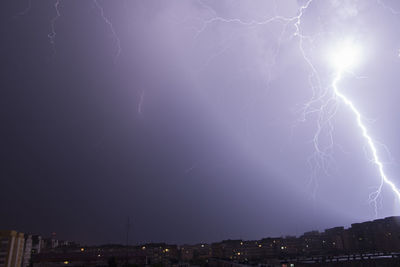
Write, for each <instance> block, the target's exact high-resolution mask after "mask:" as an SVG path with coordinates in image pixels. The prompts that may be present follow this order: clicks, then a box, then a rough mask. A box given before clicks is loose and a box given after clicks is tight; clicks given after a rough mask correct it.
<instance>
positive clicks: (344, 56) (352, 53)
mask: <svg viewBox="0 0 400 267" xmlns="http://www.w3.org/2000/svg"><path fill="white" fill-rule="evenodd" d="M361 52H362V49H361V46H360V45H358V44H357V43H355V42H354V41H353V40H351V39H348V40H344V41H341V42H339V43H337V44H336V45H335V46H333V47H331V49H330V51H329V61H330V62H331V64H332V65H333V66H334V67H335V68H336V69H337V70H340V71H349V70H351V69H352V68H354V67H355V66H356V65H357V64H358V62H359V61H360V59H361Z"/></svg>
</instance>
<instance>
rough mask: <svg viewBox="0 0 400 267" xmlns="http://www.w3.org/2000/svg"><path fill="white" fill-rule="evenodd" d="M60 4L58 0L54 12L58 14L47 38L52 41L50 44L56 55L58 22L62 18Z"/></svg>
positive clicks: (52, 21) (51, 22)
mask: <svg viewBox="0 0 400 267" xmlns="http://www.w3.org/2000/svg"><path fill="white" fill-rule="evenodd" d="M60 4H61V0H57V1H56V2H55V3H54V10H55V12H56V15H55V16H54V17H53V18H52V19H51V21H50V28H51V32H50V33H49V34H48V35H47V37H48V38H49V39H50V44H51V45H52V47H53V53H54V54H55V53H56V47H55V41H56V35H57V33H56V22H57V20H58V19H59V18H60V17H61V13H60Z"/></svg>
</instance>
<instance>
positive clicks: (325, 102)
mask: <svg viewBox="0 0 400 267" xmlns="http://www.w3.org/2000/svg"><path fill="white" fill-rule="evenodd" d="M61 1H62V0H56V1H55V3H54V9H55V12H56V15H55V16H54V17H53V18H52V20H51V32H50V33H49V34H48V38H49V39H50V43H51V44H52V45H53V49H54V51H55V39H56V22H57V20H58V19H59V18H60V16H61V13H60V6H61ZM92 1H93V3H94V6H95V7H96V8H97V10H98V11H99V13H100V16H101V18H102V20H103V21H104V23H105V25H107V27H108V28H109V30H110V32H111V34H112V36H113V39H114V40H115V45H116V52H115V60H116V59H117V58H118V57H119V56H120V54H121V42H120V39H119V37H118V35H117V33H116V30H115V28H114V25H113V23H112V22H111V20H110V19H109V18H108V17H107V16H106V15H105V11H104V8H103V6H102V5H101V4H100V2H99V0H92ZM314 1H315V0H305V1H304V2H303V3H304V4H302V5H300V6H299V8H298V10H297V12H296V14H295V15H294V16H289V17H286V16H280V15H277V14H276V6H275V12H274V13H273V15H272V16H268V17H266V18H263V19H262V20H242V19H240V18H224V17H222V16H218V14H217V12H216V11H215V10H214V9H213V8H212V7H211V6H209V5H207V4H205V3H204V2H203V1H201V0H198V1H197V2H198V3H199V4H200V6H201V7H202V8H204V9H205V10H208V11H209V12H210V13H212V17H211V18H208V19H204V20H201V25H200V27H198V29H197V30H196V31H195V33H194V39H197V38H199V36H200V35H201V34H202V33H204V31H206V30H207V28H208V27H210V26H211V25H213V24H215V23H230V24H238V25H241V26H244V27H258V26H264V25H268V24H271V23H280V25H282V26H283V27H282V31H281V34H280V38H279V40H278V48H277V50H276V51H275V56H277V55H278V53H279V51H280V46H281V41H282V38H283V36H284V35H285V34H286V32H287V31H288V29H289V27H290V38H293V39H296V40H297V41H298V49H299V51H300V54H301V56H302V58H303V59H304V62H305V64H306V65H307V66H308V69H309V75H308V83H309V86H310V88H311V92H312V93H311V97H310V100H309V101H307V103H305V104H304V105H303V106H302V108H301V109H300V113H301V115H300V120H299V121H305V120H306V119H307V118H308V117H309V116H310V115H314V114H315V115H316V116H317V121H316V123H317V126H316V128H317V129H316V132H315V134H314V136H313V137H312V140H311V142H312V145H313V147H314V151H315V152H314V153H313V154H312V155H311V156H310V157H309V158H308V163H309V164H310V166H311V169H312V171H311V175H310V181H309V184H310V185H312V186H313V193H314V194H315V191H316V189H317V186H318V184H317V177H318V176H319V175H320V173H321V172H322V173H324V174H325V175H329V166H330V164H331V163H332V162H334V159H333V157H332V150H333V148H334V145H335V144H334V135H333V132H334V125H333V122H332V118H333V117H334V115H335V114H336V112H337V109H338V105H339V103H340V102H343V103H344V104H345V105H346V107H347V108H348V109H349V110H350V111H351V112H352V114H353V115H354V117H355V123H356V125H357V126H358V128H359V129H360V132H361V136H362V138H363V139H364V141H365V142H366V144H367V146H368V149H369V150H370V151H371V153H372V162H373V163H374V164H375V165H376V167H377V169H378V172H379V177H380V184H379V186H378V188H377V190H376V191H375V192H373V193H371V194H370V196H369V200H370V201H371V203H373V204H374V207H375V215H376V216H377V212H378V211H377V199H378V197H379V196H380V194H381V191H382V188H383V186H384V185H387V186H389V188H390V189H391V190H392V191H393V193H394V194H395V196H396V198H397V200H398V201H399V202H400V190H399V189H398V188H397V187H396V185H395V183H394V182H393V181H392V180H390V179H389V177H388V176H387V175H386V173H385V171H384V164H383V162H382V160H381V159H380V158H379V153H378V149H377V142H376V141H374V140H373V138H372V137H371V136H370V134H369V132H368V129H367V127H366V125H365V123H364V122H363V119H362V118H363V117H362V115H361V112H360V111H359V110H358V109H357V108H356V106H355V105H354V104H353V102H352V101H351V100H350V99H349V98H348V97H346V95H345V94H343V93H342V92H341V91H340V90H339V86H338V85H339V83H340V81H341V80H342V79H343V77H344V74H345V71H344V70H343V69H337V70H336V74H335V76H334V79H333V81H332V83H331V84H329V86H322V82H321V79H320V77H319V73H318V70H317V68H316V67H315V66H314V64H313V61H312V57H311V56H310V49H312V44H313V42H314V36H308V35H306V34H304V33H303V29H302V23H303V22H302V20H303V17H304V15H305V14H306V12H307V10H308V9H309V8H310V6H311V5H313V3H314ZM375 1H376V4H378V5H379V6H381V7H382V8H383V9H385V10H388V11H389V12H390V13H391V14H393V15H400V12H399V11H397V10H395V9H393V8H392V7H390V6H388V5H387V4H385V2H384V1H383V0H375ZM28 3H29V7H28V8H30V5H31V0H29V2H28ZM274 3H275V4H276V2H274ZM225 50H226V48H224V49H222V50H220V51H219V52H218V53H216V54H214V55H212V57H210V58H209V59H207V60H206V64H207V65H208V64H209V63H210V62H211V61H212V60H214V59H215V58H216V57H218V56H220V55H221V54H222V53H224V51H225ZM274 64H275V61H274ZM270 67H271V68H272V67H273V65H272V66H270ZM143 102H144V92H142V94H141V95H140V100H139V104H138V107H137V112H138V113H139V114H141V113H142V105H143ZM323 138H326V139H323Z"/></svg>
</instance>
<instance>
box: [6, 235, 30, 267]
mask: <svg viewBox="0 0 400 267" xmlns="http://www.w3.org/2000/svg"><path fill="white" fill-rule="evenodd" d="M24 240H25V239H24V234H23V233H18V232H16V231H0V267H19V266H21V264H22V260H23V255H24Z"/></svg>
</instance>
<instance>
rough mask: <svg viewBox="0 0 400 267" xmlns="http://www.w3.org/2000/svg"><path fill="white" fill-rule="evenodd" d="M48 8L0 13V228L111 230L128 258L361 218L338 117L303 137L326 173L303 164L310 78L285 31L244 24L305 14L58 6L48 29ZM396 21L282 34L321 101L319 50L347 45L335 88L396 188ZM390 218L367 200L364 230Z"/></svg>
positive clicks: (273, 4)
mask: <svg viewBox="0 0 400 267" xmlns="http://www.w3.org/2000/svg"><path fill="white" fill-rule="evenodd" d="M55 3H56V0H43V1H42V0H41V1H34V0H32V2H31V5H30V4H29V1H22V0H18V1H16V0H5V1H2V3H1V4H0V20H1V21H0V22H1V23H0V31H1V36H2V37H1V43H2V46H1V49H0V59H1V61H0V62H1V63H0V64H1V69H2V75H1V77H2V78H1V79H0V88H1V97H0V108H1V112H0V122H1V131H0V148H1V149H0V160H1V162H2V164H1V169H0V175H1V176H0V177H1V179H0V203H1V204H0V210H1V212H2V214H3V216H2V219H1V220H0V228H1V229H3V228H4V229H16V230H19V231H25V232H34V233H40V234H43V235H49V233H50V232H52V231H55V232H57V234H58V236H59V237H60V238H64V239H71V240H77V241H81V242H84V243H88V244H93V243H106V242H124V240H125V231H126V228H125V225H126V219H127V217H128V216H129V217H130V219H131V222H132V226H131V237H130V240H131V243H140V242H150V241H165V242H173V243H195V242H212V241H218V240H222V239H228V238H231V239H232V238H243V239H259V238H262V237H266V236H281V235H288V234H297V235H298V234H301V233H302V232H304V231H309V230H313V229H318V230H323V229H325V228H328V227H333V226H339V225H344V226H348V225H349V224H350V223H354V222H360V221H365V220H371V219H374V218H375V212H374V207H373V205H371V204H370V203H369V202H368V197H369V194H370V193H372V192H374V190H376V188H377V187H378V186H379V182H380V178H379V174H378V172H377V168H376V166H375V165H374V164H372V163H371V161H370V159H371V154H370V152H369V150H368V147H367V146H366V142H365V140H364V139H362V137H361V133H360V130H359V128H357V126H356V120H355V117H354V115H353V114H352V113H351V111H350V110H349V109H348V108H347V107H346V106H345V105H344V104H343V103H340V102H339V103H338V102H334V104H338V106H337V112H336V114H335V116H333V118H332V119H331V120H330V122H331V123H332V124H331V125H332V126H333V130H332V132H329V131H328V129H329V128H328V127H324V128H323V129H322V132H321V135H320V139H319V140H320V142H321V143H320V145H321V147H323V148H326V147H328V143H329V134H330V133H332V136H333V140H334V145H333V147H332V148H331V149H329V150H328V154H327V156H326V157H325V159H324V160H318V161H317V164H321V163H323V164H325V165H324V166H326V167H325V168H324V169H321V168H318V165H316V164H312V165H311V166H310V164H309V161H308V159H310V157H311V156H312V155H313V153H314V152H315V149H314V146H313V144H314V143H313V138H314V136H315V134H316V132H317V130H318V124H317V123H318V118H319V117H318V116H319V115H321V113H318V112H314V113H310V114H308V116H306V117H305V120H304V121H303V120H302V118H303V116H302V115H303V111H304V110H303V108H304V107H305V104H307V103H308V101H310V99H312V93H313V91H312V88H311V85H310V79H309V75H310V74H312V68H311V66H310V64H307V61H306V60H305V58H304V57H303V56H302V53H301V50H300V47H299V40H300V38H299V36H295V35H294V33H295V32H296V28H295V26H296V25H295V22H296V20H292V21H289V22H283V21H282V20H275V21H272V22H270V23H257V22H263V21H264V22H265V21H266V20H268V19H270V18H272V17H274V16H282V17H286V18H290V17H295V16H297V15H299V8H300V6H301V5H304V4H305V3H306V1H291V0H284V1H283V0H276V1H272V0H270V1H264V0H263V1H261V0H258V1H250V0H249V1H228V0H223V1H211V0H209V1H206V0H203V1H181V0H174V1H170V0H168V1H164V0H154V1H153V0H152V1H148V0H136V1H134V0H131V1H130V0H125V1H123V0H119V1H117V0H113V1H111V0H110V1H107V0H104V1H101V0H98V2H97V5H96V2H95V1H93V0H86V1H83V0H81V1H77V0H76V1H66V0H64V1H63V0H61V1H60V4H59V5H58V10H59V12H60V17H57V16H56V15H57V13H56V9H55V5H54V4H55ZM27 7H29V8H28V9H27ZM102 9H103V11H104V17H102V14H101V11H102ZM396 10H399V11H400V2H399V1H395V0H392V1H384V0H382V1H377V0H366V1H356V0H354V1H351V0H348V1H345V0H329V1H325V0H323V1H322V0H314V1H312V3H311V4H310V5H309V7H308V8H307V9H305V10H304V11H303V15H302V17H301V23H300V24H299V25H300V30H301V34H303V35H305V36H306V38H305V39H304V46H303V48H304V53H305V55H306V56H307V58H308V59H309V60H310V61H311V63H312V65H313V66H314V67H315V69H316V71H317V74H318V77H319V84H320V86H321V87H320V88H321V90H322V91H324V90H327V91H328V92H331V88H329V86H330V85H331V83H332V80H333V78H334V74H335V70H334V68H332V65H331V64H330V63H329V62H328V60H327V58H328V57H329V56H328V52H327V51H328V50H329V47H331V46H332V44H333V43H335V42H337V41H338V40H341V39H344V38H352V39H355V40H357V42H359V43H360V44H361V46H362V47H363V53H362V60H360V62H359V64H358V66H357V67H356V68H355V69H354V74H351V75H350V74H348V75H345V77H344V78H343V80H342V81H341V82H340V83H339V87H340V88H341V90H342V92H345V93H346V95H347V96H348V97H349V98H350V99H352V101H353V102H354V104H355V105H356V106H357V108H358V109H359V110H360V112H361V113H362V114H363V115H364V122H365V124H366V125H367V127H368V129H369V132H370V134H371V136H372V137H373V138H374V139H375V140H377V141H378V142H380V143H382V144H385V145H386V147H387V148H388V150H389V151H390V154H389V153H387V152H386V149H385V147H384V146H383V145H378V146H377V148H378V150H379V155H380V157H381V158H382V160H384V161H385V165H384V167H385V170H386V172H387V174H388V176H389V177H390V178H391V179H392V180H393V181H394V182H396V183H397V184H399V185H400V178H399V177H398V174H399V173H400V166H399V160H400V141H399V140H400V139H399V138H398V136H400V127H399V124H398V119H397V114H399V113H400V106H399V105H398V100H399V99H400V98H399V97H400V93H399V90H398V85H399V82H400V75H399V74H400V72H399V70H400V68H399V67H400V58H399V49H400V35H399V34H398V29H399V26H400V12H399V14H396ZM223 20H225V21H223ZM52 22H53V25H54V30H55V35H54V33H53V32H52ZM109 23H112V26H111V25H110V24H109ZM49 34H50V37H52V39H50V38H49V37H48V35H49ZM52 40H53V41H54V43H52V42H51V41H52ZM311 82H312V84H313V85H316V84H317V80H316V79H315V77H314V78H312V79H311ZM328 100H329V97H326V96H324V97H323V98H322V101H320V102H316V103H314V104H313V105H312V106H311V108H310V109H308V110H306V111H310V110H313V109H318V108H320V107H321V106H322V105H324V104H326V103H330V102H327V101H328ZM333 107H335V105H333ZM325 112H326V110H325ZM329 114H330V113H326V115H329ZM322 118H325V116H323V117H322ZM313 171H316V172H313ZM313 173H314V174H315V175H314V176H313ZM399 210H400V203H399V202H398V201H397V202H396V198H395V197H394V194H393V193H392V192H391V191H390V189H389V188H388V187H387V186H384V188H383V191H382V195H381V197H380V198H379V201H378V217H385V216H391V215H398V214H399Z"/></svg>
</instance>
